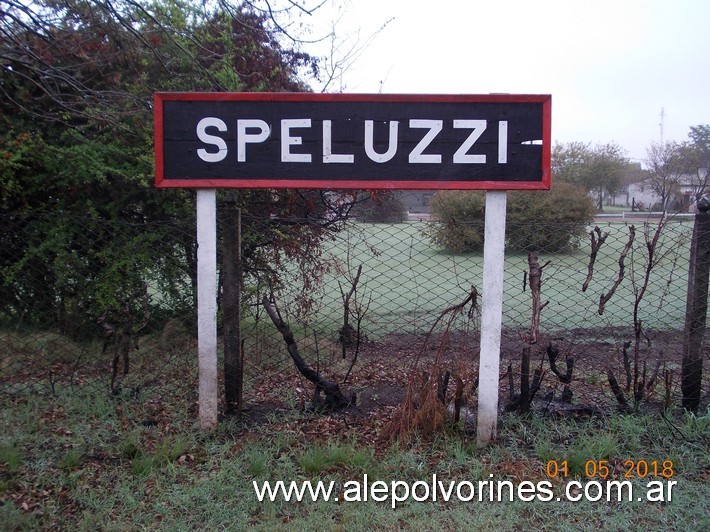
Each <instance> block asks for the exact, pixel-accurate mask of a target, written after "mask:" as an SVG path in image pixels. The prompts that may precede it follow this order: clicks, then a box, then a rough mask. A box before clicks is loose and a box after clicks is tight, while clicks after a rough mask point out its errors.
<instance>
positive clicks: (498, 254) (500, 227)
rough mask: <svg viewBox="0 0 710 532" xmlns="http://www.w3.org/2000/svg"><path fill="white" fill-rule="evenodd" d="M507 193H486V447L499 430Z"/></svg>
mask: <svg viewBox="0 0 710 532" xmlns="http://www.w3.org/2000/svg"><path fill="white" fill-rule="evenodd" d="M506 203H507V193H506V192H505V191H487V192H486V218H485V229H484V237H485V240H484V241H483V304H482V308H481V352H480V354H479V373H478V375H479V377H478V378H479V384H478V425H477V431H476V440H477V442H478V444H479V445H485V444H487V443H489V442H490V441H491V440H492V439H495V437H496V433H497V430H498V378H499V373H500V338H501V324H502V321H503V270H504V259H505V210H506Z"/></svg>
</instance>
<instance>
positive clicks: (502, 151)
mask: <svg viewBox="0 0 710 532" xmlns="http://www.w3.org/2000/svg"><path fill="white" fill-rule="evenodd" d="M498 162H499V163H500V164H505V163H507V162H508V121H507V120H501V121H499V122H498Z"/></svg>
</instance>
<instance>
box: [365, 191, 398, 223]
mask: <svg viewBox="0 0 710 532" xmlns="http://www.w3.org/2000/svg"><path fill="white" fill-rule="evenodd" d="M352 215H353V216H354V217H355V218H357V219H358V220H360V221H362V222H372V223H387V222H401V221H404V220H406V219H407V210H406V207H405V205H404V203H402V201H401V200H400V194H399V193H398V192H396V191H375V192H371V193H366V192H363V193H361V194H359V195H358V201H357V204H355V206H354V207H353V210H352Z"/></svg>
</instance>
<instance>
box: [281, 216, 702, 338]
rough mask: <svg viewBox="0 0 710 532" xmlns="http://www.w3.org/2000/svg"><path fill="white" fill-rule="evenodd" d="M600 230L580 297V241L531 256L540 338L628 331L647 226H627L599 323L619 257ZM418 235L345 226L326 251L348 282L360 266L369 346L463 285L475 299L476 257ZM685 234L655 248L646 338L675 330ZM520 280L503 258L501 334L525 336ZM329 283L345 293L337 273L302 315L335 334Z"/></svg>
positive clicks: (613, 230)
mask: <svg viewBox="0 0 710 532" xmlns="http://www.w3.org/2000/svg"><path fill="white" fill-rule="evenodd" d="M600 225H601V229H602V231H604V232H608V233H609V235H610V236H609V237H608V239H607V241H606V242H605V244H604V246H603V247H602V248H601V250H600V252H599V254H598V257H597V260H596V263H595V267H594V276H593V279H592V282H591V283H590V285H589V288H588V290H587V291H586V292H583V291H582V284H583V283H584V281H585V278H586V277H587V273H588V264H589V251H590V250H589V248H590V244H589V241H588V240H586V241H583V242H581V243H580V247H579V250H578V251H575V252H571V253H555V254H546V253H545V252H544V250H542V251H540V253H539V255H540V259H539V260H540V264H545V263H547V262H548V261H549V265H548V266H547V267H546V268H545V269H544V273H543V288H542V297H543V300H547V301H549V304H548V306H547V308H546V309H545V311H544V312H543V315H542V322H541V327H542V329H543V330H547V331H570V330H574V329H578V328H587V329H588V328H600V327H619V326H626V327H629V328H633V314H632V310H633V304H634V294H635V293H636V291H638V290H639V288H640V286H641V283H642V282H643V276H644V274H645V265H646V261H647V256H648V253H647V250H646V243H645V240H644V236H645V233H646V234H648V236H649V238H650V237H652V236H653V231H654V230H655V227H656V226H655V224H654V223H651V224H649V225H647V226H645V225H644V224H643V223H637V224H636V238H635V242H634V245H633V247H632V248H631V250H630V252H629V253H628V255H627V258H626V261H625V278H624V280H623V282H622V283H621V285H620V286H619V288H618V289H617V291H616V294H615V295H614V297H613V298H612V299H611V300H610V301H609V302H608V303H607V305H606V308H605V311H604V313H603V315H600V314H599V312H598V307H599V297H600V295H601V294H603V293H606V292H608V291H609V290H610V289H611V287H612V285H613V284H614V282H615V281H616V279H617V277H618V274H619V256H620V254H621V252H622V250H623V248H624V246H625V244H626V243H627V241H628V234H629V232H628V225H627V224H625V223H608V224H603V225H602V224H600ZM423 227H424V224H423V223H421V222H411V223H402V224H393V225H391V224H354V225H353V226H351V228H350V229H349V230H348V231H347V232H345V233H343V234H341V235H340V236H339V239H338V240H337V241H336V242H334V243H333V244H331V245H330V246H328V248H327V253H328V254H329V255H330V256H331V258H332V260H333V262H337V263H339V264H340V267H341V270H342V269H344V270H346V271H347V269H348V268H349V270H350V272H351V274H350V275H351V276H352V275H354V272H355V271H356V270H357V267H358V266H359V265H363V270H362V276H361V281H360V285H359V288H358V290H359V294H360V298H361V301H364V302H367V301H371V303H370V305H369V309H368V312H367V314H366V317H365V325H366V328H367V330H368V331H369V332H370V334H371V335H374V336H375V337H376V336H382V335H384V334H387V333H390V332H395V331H396V332H401V331H409V332H411V331H417V330H418V331H421V330H422V329H424V330H426V329H427V328H428V327H429V326H430V325H431V323H432V322H433V320H434V319H435V318H436V316H438V314H439V312H440V311H441V310H442V309H444V308H446V307H447V306H449V305H451V304H454V303H458V302H459V301H461V300H462V299H463V298H464V297H465V296H466V295H467V294H468V292H469V290H470V288H471V286H472V285H473V286H476V288H477V289H478V290H479V292H480V291H482V290H483V287H482V286H481V285H482V278H483V256H482V253H466V254H451V253H447V252H445V251H444V250H441V249H438V248H436V247H434V246H432V244H431V243H430V242H429V241H428V239H426V238H425V237H424V236H422V234H421V230H422V228H423ZM691 229H692V225H691V224H688V223H683V222H674V223H671V224H669V225H668V226H667V229H666V231H665V232H664V233H663V235H662V237H661V239H660V244H659V246H658V251H657V254H656V257H655V261H656V262H655V263H654V267H653V270H652V273H651V276H650V279H649V281H650V284H649V289H648V291H647V292H646V294H645V296H644V298H643V301H642V304H641V306H640V317H641V318H642V320H643V323H644V324H645V326H646V327H647V328H648V329H664V330H668V329H672V330H679V329H682V328H683V324H684V315H685V296H686V289H687V269H688V252H689V243H690V233H691ZM527 270H528V262H527V254H521V253H511V252H509V253H506V257H505V277H504V302H503V313H504V317H503V326H504V327H507V328H511V329H515V328H521V327H522V328H525V327H527V326H529V320H530V292H529V290H527V291H524V290H523V288H524V275H525V272H526V271H527ZM338 282H340V283H341V284H342V283H345V287H346V288H347V287H348V286H349V285H348V284H347V281H346V276H345V275H344V274H342V273H340V272H339V273H337V274H333V273H331V274H329V275H326V278H325V288H324V290H323V293H322V296H321V299H320V307H319V308H317V309H316V312H313V313H311V314H310V315H309V321H310V322H312V323H317V324H318V325H319V326H321V327H323V326H324V324H325V325H327V324H332V326H331V327H332V328H337V327H339V326H340V325H342V301H341V297H340V291H339V288H338ZM283 306H286V305H283Z"/></svg>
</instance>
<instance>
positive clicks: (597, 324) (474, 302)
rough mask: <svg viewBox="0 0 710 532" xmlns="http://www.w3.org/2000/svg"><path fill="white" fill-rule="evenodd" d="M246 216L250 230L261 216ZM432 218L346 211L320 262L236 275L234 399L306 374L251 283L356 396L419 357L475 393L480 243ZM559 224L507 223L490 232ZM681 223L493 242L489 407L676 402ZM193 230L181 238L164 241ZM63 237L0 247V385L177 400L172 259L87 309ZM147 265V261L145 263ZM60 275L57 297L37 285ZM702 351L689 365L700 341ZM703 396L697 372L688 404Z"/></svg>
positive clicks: (387, 401)
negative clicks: (494, 359) (561, 238)
mask: <svg viewBox="0 0 710 532" xmlns="http://www.w3.org/2000/svg"><path fill="white" fill-rule="evenodd" d="M77 222H78V223H79V225H81V220H78V221H77ZM248 222H249V227H251V228H252V229H253V228H254V227H258V225H259V224H260V223H267V222H268V220H259V219H255V218H254V219H249V220H248ZM291 223H293V220H291ZM303 223H304V224H306V223H307V222H306V221H304V222H303ZM435 223H436V222H429V221H405V222H402V223H393V224H377V223H360V222H349V223H348V224H346V225H345V226H344V227H343V228H342V230H340V231H338V232H337V233H334V234H333V235H332V238H328V239H326V240H325V241H324V243H323V244H322V249H321V250H320V255H319V257H318V260H319V264H320V267H319V269H318V270H317V273H314V272H316V270H310V271H309V276H311V277H310V278H309V279H308V282H307V283H305V284H304V279H303V271H302V270H300V269H299V267H298V264H296V263H295V262H293V261H289V260H288V259H287V258H285V257H284V260H283V262H282V265H281V266H280V269H279V280H278V282H275V281H274V280H273V279H271V280H270V281H269V282H268V283H267V282H265V281H264V277H263V276H260V275H258V272H257V273H253V274H249V273H247V274H245V276H244V280H243V284H244V286H243V290H242V294H243V295H242V301H241V306H242V318H241V338H242V354H241V356H242V358H243V367H244V391H243V394H244V404H245V405H246V407H247V408H253V409H270V408H282V407H296V406H299V405H305V404H306V403H307V402H308V401H310V400H311V399H312V396H313V386H312V385H311V384H310V383H309V382H307V380H306V379H305V378H303V377H302V376H301V375H300V374H299V373H298V372H297V371H296V369H295V367H294V362H293V360H292V358H291V356H289V352H288V351H287V349H286V344H285V343H284V340H283V338H282V336H281V335H280V334H279V333H278V331H277V330H276V328H275V327H274V324H273V323H272V322H271V321H270V319H269V317H268V316H267V314H266V313H265V312H264V307H263V304H262V298H263V296H264V295H266V296H267V297H268V298H269V300H270V301H272V302H274V303H275V305H276V306H277V307H278V309H279V310H280V312H281V315H282V317H283V319H284V322H285V323H286V324H288V326H289V327H290V329H291V331H292V332H293V334H294V338H295V340H296V345H297V346H298V351H299V354H300V355H301V357H302V358H303V360H304V362H305V363H306V364H308V365H309V366H310V367H311V368H313V369H315V370H316V371H317V372H319V373H320V374H322V375H326V376H328V378H332V379H333V380H334V381H337V382H339V383H341V384H342V385H343V387H347V388H348V389H350V390H352V391H353V392H354V393H356V394H357V396H358V399H359V405H360V408H363V409H364V408H367V406H377V405H390V406H391V405H394V404H396V403H397V402H398V401H400V400H401V399H402V397H403V396H404V393H405V391H406V389H407V386H408V385H409V384H410V383H411V382H413V381H416V379H419V378H423V377H422V375H428V374H430V372H431V371H434V369H433V368H436V371H440V372H441V373H442V374H448V375H450V376H452V378H453V379H454V380H456V382H457V386H460V391H461V397H463V401H464V402H465V401H466V400H468V401H469V402H470V404H471V405H475V402H474V397H475V394H476V386H477V384H476V383H477V381H476V379H477V370H478V346H479V339H480V312H479V310H480V301H481V297H482V294H483V291H484V288H483V287H482V286H481V282H482V268H483V260H482V253H481V252H477V251H473V252H468V253H451V252H448V251H446V250H444V249H441V248H439V247H437V246H435V245H434V244H432V242H431V240H430V238H429V237H428V236H427V235H428V234H430V230H431V227H432V225H431V224H435ZM3 226H4V232H5V233H6V234H5V236H4V240H5V241H6V242H8V241H10V240H13V241H16V242H22V241H23V240H26V239H28V238H30V235H25V234H23V228H24V227H26V224H24V223H20V222H19V221H18V220H16V219H5V220H3ZM84 227H87V228H94V229H92V230H96V229H95V228H96V227H97V226H96V224H88V223H87V224H85V225H84ZM478 228H479V229H480V230H482V224H479V227H478ZM154 229H155V228H152V227H141V226H140V225H129V224H122V225H121V227H119V228H116V227H113V228H110V230H109V229H106V234H109V233H110V234H119V233H124V234H125V233H134V234H135V235H138V236H140V235H141V234H145V233H148V232H151V231H153V230H154ZM161 229H164V227H161ZM568 229H569V228H566V227H562V226H554V225H546V226H542V225H540V226H536V227H534V228H531V227H529V226H527V227H522V226H521V227H514V226H509V227H508V228H507V234H508V235H516V234H517V235H519V234H521V232H524V231H530V230H533V231H536V232H541V231H542V232H547V233H550V234H554V233H555V232H557V231H567V230H568ZM692 229H693V220H692V218H674V219H671V220H663V221H662V220H659V219H645V218H639V219H634V220H629V219H625V220H608V221H603V222H601V221H599V222H598V223H597V225H596V226H593V227H589V228H588V231H589V233H588V237H587V238H586V239H585V238H582V239H580V240H579V242H577V243H576V245H574V246H572V247H573V249H569V250H567V251H565V252H560V251H556V250H552V249H546V248H545V247H544V246H540V247H539V248H538V249H535V250H533V251H534V254H533V255H530V254H528V253H526V252H520V251H515V250H508V251H507V253H506V258H505V277H504V302H503V338H502V352H501V359H502V362H501V370H502V371H501V397H500V403H501V406H502V407H505V408H510V409H513V408H516V406H517V405H519V401H520V396H521V393H523V394H530V393H531V391H532V395H533V396H534V403H533V404H534V405H535V406H534V407H535V408H539V409H541V410H544V411H547V412H553V413H554V412H557V413H561V414H564V413H566V412H572V413H573V414H574V413H577V412H579V411H581V410H580V409H593V410H604V409H609V408H614V407H619V406H622V404H623V403H626V404H627V405H629V406H630V405H634V404H636V403H640V404H651V405H661V406H666V407H668V406H677V405H680V393H681V388H680V376H681V357H682V353H683V342H684V327H685V316H686V304H687V293H688V271H689V250H690V245H691V236H692ZM87 230H88V229H87ZM178 233H179V231H178V230H177V229H176V230H175V231H173V232H172V233H171V234H173V235H174V234H178ZM84 236H85V237H88V238H89V239H91V238H94V239H97V238H100V237H101V235H99V234H95V235H90V234H89V235H84ZM32 237H33V238H34V236H32ZM193 238H194V236H193V235H192V234H189V233H183V234H182V238H181V239H180V240H181V242H175V248H178V247H180V246H183V244H184V241H185V240H191V239H193ZM65 244H66V246H67V248H66V249H65V250H57V249H55V250H54V251H53V254H52V256H53V257H55V259H56V260H57V262H56V263H54V264H40V263H38V262H37V261H35V260H30V258H28V257H27V256H26V255H25V254H23V253H25V252H24V251H23V249H25V248H22V246H19V245H18V247H17V248H16V249H15V251H13V249H6V250H5V253H4V254H3V257H4V258H3V264H0V270H1V271H2V282H3V283H4V284H3V293H4V294H5V296H4V299H5V300H4V301H3V302H2V306H1V308H0V324H1V328H0V346H1V347H0V393H2V394H7V395H14V396H25V395H33V394H48V393H52V394H55V395H61V394H64V393H76V392H77V391H82V393H114V394H126V393H131V394H141V393H145V392H147V391H151V390H153V391H155V390H166V389H170V390H173V391H178V396H179V397H181V399H180V400H182V401H184V402H185V404H186V406H188V407H189V408H193V407H194V402H195V398H196V381H197V360H196V359H197V354H196V342H195V335H194V331H195V317H194V307H193V306H192V304H191V302H192V301H193V300H194V299H193V293H192V291H193V284H192V283H191V280H192V277H191V274H190V268H191V265H190V261H189V260H186V261H185V264H184V266H185V268H184V270H183V271H175V272H174V273H172V274H171V275H173V277H172V280H173V281H174V283H173V284H172V285H170V286H168V285H166V284H165V283H164V282H163V283H162V284H161V283H159V282H157V281H156V280H155V276H151V275H143V281H144V283H145V284H144V285H142V288H141V286H140V285H135V284H134V285H131V286H132V288H131V289H126V290H127V293H125V294H124V296H125V297H124V298H123V299H121V298H118V299H117V300H116V301H121V302H122V303H121V304H120V305H119V304H116V305H115V306H114V308H113V309H112V310H111V311H107V310H106V307H101V310H100V311H99V310H97V308H99V305H100V303H101V301H100V298H99V297H98V296H97V294H95V293H83V294H82V293H81V290H82V289H84V288H86V290H92V285H91V283H83V282H81V281H82V279H75V280H69V281H68V280H67V279H66V278H63V277H62V276H64V277H67V275H68V274H67V273H66V272H64V267H65V266H66V264H62V263H60V262H59V258H61V257H71V258H72V261H74V263H76V264H77V265H79V266H77V268H78V269H79V275H83V274H82V273H81V271H83V270H81V267H80V266H81V264H82V261H83V260H84V259H83V258H82V257H81V256H80V251H81V249H80V248H79V247H77V246H76V245H75V243H72V242H66V243H65ZM187 256H188V258H189V254H188V255H187ZM86 260H88V259H86ZM154 264H155V266H154V268H160V260H159V259H157V258H156V259H155V262H154ZM107 267H108V266H107ZM68 271H69V272H71V271H72V270H71V265H70V267H69V270H68ZM142 271H144V272H150V271H151V268H150V267H147V268H144V269H143V270H142ZM52 272H53V273H52ZM28 279H32V283H31V284H32V285H33V286H35V288H36V286H37V285H45V286H46V289H47V291H48V294H50V296H49V297H48V299H47V301H49V302H50V303H51V304H49V305H45V306H44V307H43V309H44V310H43V312H41V313H40V312H38V311H37V308H38V307H37V305H35V303H36V301H35V299H36V298H37V295H36V294H34V293H31V292H30V291H29V289H28V286H29V284H28V282H27V280H28ZM60 280H61V281H62V282H64V291H63V292H62V291H53V290H54V288H55V285H56V284H57V283H58V282H59V281H60ZM84 280H85V279H84ZM67 286H69V287H71V288H72V295H73V301H75V302H76V301H83V302H84V303H82V304H79V303H76V304H73V306H72V308H71V310H72V312H71V314H70V315H69V316H68V315H67V312H66V301H64V300H62V298H61V294H62V293H66V289H67ZM304 286H305V287H306V288H305V289H304ZM93 289H95V285H94V286H93ZM23 294H26V297H27V299H26V300H24V299H23ZM68 325H71V326H68ZM220 348H221V344H220ZM524 354H525V357H524V356H523V355H524ZM702 356H703V358H704V359H706V360H707V357H708V355H707V353H706V352H705V351H704V352H703V355H702ZM523 360H527V362H523ZM527 364H529V369H526V367H527ZM706 365H707V363H706ZM521 373H522V374H524V375H527V377H526V379H527V381H528V382H527V383H525V382H524V379H523V378H521ZM706 373H707V370H706ZM448 378H449V377H448V376H447V377H446V379H447V380H448ZM614 384H615V385H614ZM709 395H710V387H709V386H708V384H707V378H706V380H705V382H704V383H703V387H702V398H701V401H702V404H703V405H707V403H708V399H709ZM531 399H532V397H531Z"/></svg>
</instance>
